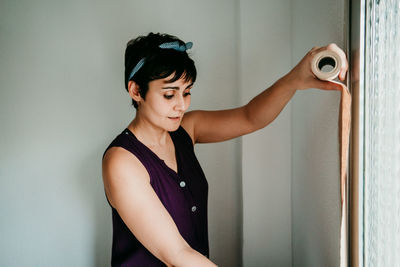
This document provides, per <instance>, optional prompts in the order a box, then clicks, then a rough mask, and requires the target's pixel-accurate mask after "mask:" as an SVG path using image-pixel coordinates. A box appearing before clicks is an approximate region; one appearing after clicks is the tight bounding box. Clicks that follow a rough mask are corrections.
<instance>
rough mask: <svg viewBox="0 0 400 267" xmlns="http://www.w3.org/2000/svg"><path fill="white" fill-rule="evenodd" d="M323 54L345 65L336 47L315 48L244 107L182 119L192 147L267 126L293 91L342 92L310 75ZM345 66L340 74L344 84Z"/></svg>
mask: <svg viewBox="0 0 400 267" xmlns="http://www.w3.org/2000/svg"><path fill="white" fill-rule="evenodd" d="M323 50H334V51H336V52H338V53H339V54H340V55H341V57H342V61H343V62H346V63H347V60H346V56H345V55H344V53H343V52H342V51H341V50H340V49H339V48H338V47H337V46H336V45H335V44H330V45H328V46H325V47H321V48H320V47H314V48H313V49H311V50H310V51H309V52H308V53H307V54H306V55H305V56H304V57H303V59H302V60H301V61H300V62H299V63H298V64H297V65H296V66H295V67H294V68H293V69H292V70H291V71H290V72H289V73H288V74H286V75H285V76H283V77H282V78H281V79H279V80H278V81H277V82H275V83H274V84H273V85H272V86H271V87H269V88H267V89H266V90H264V91H263V92H261V93H260V94H259V95H257V96H256V97H254V98H253V99H252V100H251V101H250V102H249V103H248V104H246V105H245V106H242V107H239V108H234V109H227V110H217V111H204V110H194V111H190V112H187V113H186V114H185V116H184V117H183V121H182V126H183V127H184V128H185V129H186V130H187V131H188V132H189V133H190V134H191V136H192V138H193V142H194V143H212V142H221V141H225V140H229V139H232V138H235V137H239V136H242V135H245V134H248V133H251V132H254V131H256V130H258V129H261V128H264V127H265V126H267V125H268V124H270V123H271V122H272V121H273V120H275V118H276V117H277V116H278V115H279V113H280V112H281V111H282V110H283V108H284V107H285V106H286V104H287V103H288V102H289V101H290V99H291V98H292V97H293V95H294V94H295V92H296V90H302V89H307V88H319V89H323V90H341V89H342V87H341V86H339V85H337V84H335V83H332V82H328V81H321V80H318V79H317V78H316V77H315V76H314V74H313V73H312V71H311V60H312V58H313V56H314V55H315V54H316V53H318V52H320V51H323ZM347 68H348V67H347V64H345V65H344V67H343V69H342V70H341V72H340V75H339V79H340V80H344V79H345V75H346V71H347Z"/></svg>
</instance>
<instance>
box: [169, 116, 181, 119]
mask: <svg viewBox="0 0 400 267" xmlns="http://www.w3.org/2000/svg"><path fill="white" fill-rule="evenodd" d="M168 118H170V119H171V120H179V119H180V118H181V117H180V116H179V117H168Z"/></svg>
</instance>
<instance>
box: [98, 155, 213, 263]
mask: <svg viewBox="0 0 400 267" xmlns="http://www.w3.org/2000/svg"><path fill="white" fill-rule="evenodd" d="M103 181H104V188H105V192H106V195H107V198H108V200H109V202H110V204H111V205H112V206H113V207H114V208H115V209H116V210H117V211H118V213H119V215H120V216H121V218H122V220H123V221H124V223H125V224H126V225H127V226H128V228H129V229H130V230H131V232H132V233H133V234H134V235H135V237H136V238H137V239H138V240H139V241H140V243H142V244H143V246H144V247H146V248H147V249H148V250H149V251H150V252H151V253H152V254H153V255H154V256H155V257H157V258H158V259H160V260H161V261H162V262H164V263H165V264H166V265H167V266H176V267H181V266H182V267H184V266H188V267H189V266H199V267H200V266H210V267H215V266H216V265H215V264H213V263H212V262H211V261H210V260H209V259H207V258H206V257H205V256H203V255H202V254H201V253H199V252H197V251H195V250H193V249H192V248H191V247H190V246H189V245H188V243H187V242H186V241H185V240H184V239H183V237H182V236H181V235H180V233H179V230H178V228H177V227H176V225H175V223H174V221H173V219H172V218H171V216H170V215H169V213H168V211H167V210H166V209H165V207H164V206H163V205H162V203H161V201H160V200H159V198H158V196H157V195H156V193H155V192H154V190H153V188H152V187H151V185H150V178H149V175H148V173H147V171H146V169H145V168H144V166H143V165H142V164H141V163H140V161H139V160H138V159H137V158H136V157H135V156H134V155H132V154H131V153H130V152H128V151H126V150H125V149H123V148H120V147H112V148H110V149H109V150H108V151H107V153H106V155H105V157H104V159H103Z"/></svg>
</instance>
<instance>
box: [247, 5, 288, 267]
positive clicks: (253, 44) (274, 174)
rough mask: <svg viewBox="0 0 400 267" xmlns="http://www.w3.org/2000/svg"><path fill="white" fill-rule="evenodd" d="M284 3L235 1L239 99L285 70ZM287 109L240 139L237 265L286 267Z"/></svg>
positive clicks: (248, 99) (285, 12) (285, 33)
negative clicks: (237, 5) (240, 241)
mask: <svg viewBox="0 0 400 267" xmlns="http://www.w3.org/2000/svg"><path fill="white" fill-rule="evenodd" d="M290 3H291V2H290V0H284V1H283V0H270V1H240V26H241V28H240V34H241V36H240V40H241V49H240V53H241V55H240V60H241V62H240V63H241V64H240V67H241V71H240V73H241V77H242V78H241V83H240V84H241V100H242V101H243V103H244V104H245V103H247V102H248V101H250V100H251V98H253V97H254V96H255V95H257V94H259V93H260V92H261V91H263V90H264V89H266V88H268V87H269V86H271V85H272V84H273V83H274V82H275V81H276V80H277V79H278V78H280V77H281V76H283V75H285V74H286V73H287V72H288V71H289V70H290V67H291V41H292V40H291V19H290V15H291V14H290V12H291V9H290ZM290 111H291V105H290V104H288V105H287V106H286V107H285V109H284V110H283V111H282V112H281V114H280V115H279V116H278V118H276V119H275V121H273V122H272V123H271V124H270V125H268V126H267V127H266V128H264V129H262V130H259V131H257V132H254V133H252V134H249V135H247V136H244V137H243V138H242V139H243V141H242V142H243V146H242V154H243V155H242V168H243V177H242V182H243V241H244V242H243V266H245V267H253V266H254V267H260V266H291V196H290V183H291V157H290V153H291V124H290V114H291V113H290Z"/></svg>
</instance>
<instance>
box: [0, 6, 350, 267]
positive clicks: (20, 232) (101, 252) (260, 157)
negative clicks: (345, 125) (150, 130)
mask: <svg viewBox="0 0 400 267" xmlns="http://www.w3.org/2000/svg"><path fill="white" fill-rule="evenodd" d="M340 2H342V1H340ZM315 10H318V11H319V12H318V14H317V13H316V12H315ZM342 14H343V7H342V6H341V4H340V3H336V1H335V3H334V2H333V1H329V0H324V1H317V0H308V1H306V0H298V1H293V0H283V1H282V0H270V1H250V0H247V1H245V0H235V1H233V0H232V1H229V0H224V1H222V0H221V1H211V0H207V1H184V0H174V1H162V0H157V1H156V0H151V1H145V0H141V1H139V0H136V1H118V2H115V1H114V2H110V1H104V0H103V1H94V0H92V1H90V0H86V1H78V0H73V1H45V0H41V1H35V2H33V1H26V0H25V1H11V0H10V1H1V2H0V70H1V71H0V125H1V126H0V127H1V131H0V148H1V150H2V153H1V155H0V181H1V185H2V186H1V187H0V203H1V204H0V211H1V214H2V217H1V218H2V219H1V221H0V236H1V239H0V251H1V252H0V265H1V266H108V265H109V262H110V256H111V255H110V252H111V251H110V250H111V236H112V231H111V230H112V229H111V211H110V208H109V206H108V204H107V202H106V200H105V196H104V191H103V184H102V179H101V156H102V153H103V152H104V149H105V148H106V146H107V145H108V144H109V143H110V142H111V140H112V139H113V138H114V137H115V136H116V135H117V134H118V133H119V132H120V131H121V130H122V129H123V128H124V127H126V126H127V124H128V123H129V122H130V121H131V120H132V119H133V117H134V115H135V113H134V109H133V107H131V106H130V101H129V96H128V94H127V93H126V91H125V89H124V86H123V52H124V48H125V45H126V42H127V41H128V40H129V39H130V38H132V37H135V36H137V35H139V34H147V33H148V32H149V31H153V32H168V33H171V34H174V35H177V36H179V37H180V38H182V39H183V40H185V41H193V42H194V46H193V49H192V50H191V54H192V57H193V58H194V60H195V62H196V66H197V68H198V80H197V82H196V84H195V87H194V88H193V91H192V106H191V109H207V110H215V109H225V108H232V107H236V106H239V105H243V104H246V103H247V102H248V101H249V100H250V99H251V98H252V97H254V96H255V95H256V94H258V93H260V92H261V91H262V90H264V89H265V88H267V87H268V86H270V85H271V84H272V83H273V82H274V81H276V80H277V79H278V78H279V77H281V76H282V75H284V74H285V73H286V72H288V71H289V70H290V68H291V66H294V65H295V63H297V62H298V61H299V60H300V59H301V57H302V56H303V55H304V54H305V53H306V52H307V51H308V50H309V49H310V48H311V47H312V46H315V45H324V44H327V43H329V42H336V43H338V44H342V42H343V40H342V28H341V27H342V17H341V15H342ZM338 100H339V94H337V93H335V92H329V93H327V92H320V91H317V90H308V91H302V92H298V93H296V95H295V97H294V99H293V100H292V101H291V103H289V105H288V106H287V107H286V108H285V109H284V110H283V111H282V113H281V114H280V116H279V117H278V118H277V119H276V120H275V121H274V122H273V123H272V124H271V125H269V126H268V127H266V128H265V129H263V130H260V131H257V132H255V133H252V134H250V135H247V136H245V137H243V138H238V139H235V140H231V141H227V142H222V143H215V144H201V145H197V146H196V147H195V149H196V153H197V156H198V159H199V161H200V163H201V165H202V167H203V170H204V172H205V174H206V177H207V179H208V182H209V185H210V194H209V237H210V250H211V259H212V260H213V261H215V262H216V263H218V264H219V266H222V267H224V266H242V261H243V266H245V267H251V266H292V265H293V266H321V265H324V266H335V265H336V263H337V260H338V259H339V255H338V252H339V250H338V245H339V243H338V241H339V240H338V239H337V237H338V232H339V217H338V216H339V209H338V208H339V206H338V204H339V191H338V178H337V177H338V161H337V153H338V146H337V105H338ZM316 199H318V202H317V201H315V200H316ZM325 263H327V264H325Z"/></svg>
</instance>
